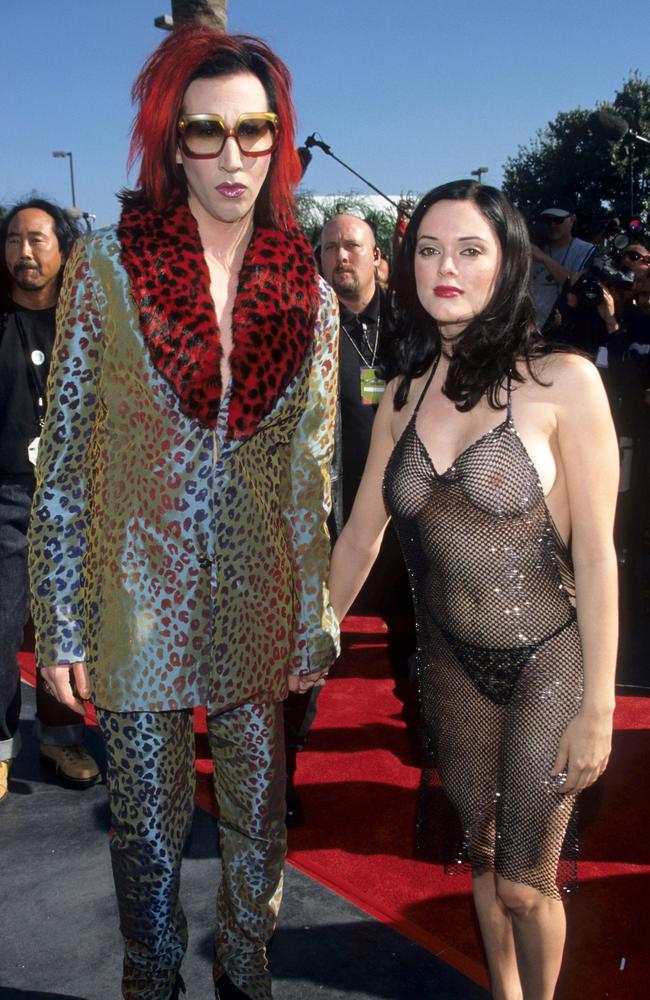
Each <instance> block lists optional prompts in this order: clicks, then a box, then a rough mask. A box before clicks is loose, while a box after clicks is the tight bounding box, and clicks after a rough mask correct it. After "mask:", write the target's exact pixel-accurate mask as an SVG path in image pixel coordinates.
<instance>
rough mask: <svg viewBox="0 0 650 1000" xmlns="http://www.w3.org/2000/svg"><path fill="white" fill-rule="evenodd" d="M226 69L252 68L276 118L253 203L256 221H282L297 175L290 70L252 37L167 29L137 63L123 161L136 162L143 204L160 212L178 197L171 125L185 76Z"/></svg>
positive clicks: (288, 217) (182, 189)
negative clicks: (161, 39)
mask: <svg viewBox="0 0 650 1000" xmlns="http://www.w3.org/2000/svg"><path fill="white" fill-rule="evenodd" d="M231 73H252V74H253V75H254V76H256V77H257V78H258V79H259V81H260V83H261V84H262V86H263V87H264V90H265V91H266V95H267V98H268V101H269V107H270V109H271V111H274V112H275V113H276V114H277V115H278V117H279V137H278V143H277V146H276V147H275V150H274V151H273V153H272V154H271V164H270V166H269V172H268V174H267V177H266V180H265V182H264V185H263V187H262V190H261V191H260V194H259V196H258V199H257V202H256V204H255V219H256V221H257V222H258V223H259V224H260V225H266V226H274V227H276V228H284V227H286V226H287V225H288V224H289V223H290V222H291V221H292V219H293V211H292V209H293V190H294V188H295V187H296V185H297V184H298V181H299V180H300V176H301V168H300V160H299V158H298V154H297V152H296V146H295V129H296V112H295V108H294V106H293V101H292V99H291V74H290V73H289V70H288V69H287V67H286V66H285V65H284V63H283V62H282V61H281V60H280V59H279V58H278V57H277V56H276V55H275V54H274V53H273V52H272V51H271V49H270V48H269V47H268V45H266V44H265V43H264V42H263V41H261V40H260V39H259V38H253V37H251V36H250V35H226V34H222V33H221V32H217V31H213V30H212V29H211V28H207V27H205V26H203V25H197V24H186V25H183V26H181V27H179V28H177V29H176V30H175V31H173V32H172V33H171V34H170V35H169V36H168V37H167V38H166V39H165V41H164V42H163V43H162V44H161V45H159V46H158V48H157V49H156V50H155V52H153V53H152V54H151V55H150V56H149V58H148V59H147V61H146V63H145V64H144V66H143V67H142V70H141V71H140V74H139V75H138V77H137V79H136V81H135V83H134V84H133V90H132V96H133V101H134V103H135V104H137V107H138V110H137V114H136V117H135V121H134V123H133V131H132V133H131V147H130V150H129V160H128V167H129V169H131V167H132V166H133V165H134V164H135V163H136V161H138V160H140V172H139V174H138V188H139V190H140V192H141V193H143V194H144V195H145V196H146V198H147V200H148V201H149V203H150V204H151V206H152V207H153V208H154V209H156V210H157V211H161V210H164V208H165V206H166V205H167V204H168V203H169V201H170V200H171V199H174V200H176V199H177V198H178V197H179V195H180V196H183V197H184V196H185V195H186V194H187V188H186V185H185V179H184V176H183V171H182V169H179V167H178V166H177V164H176V144H177V138H176V123H177V122H178V119H179V117H180V114H181V109H182V105H183V98H184V96H185V91H186V90H187V88H188V87H189V85H190V83H191V82H192V81H193V80H196V79H199V78H203V77H207V78H210V77H217V76H225V75H230V74H231Z"/></svg>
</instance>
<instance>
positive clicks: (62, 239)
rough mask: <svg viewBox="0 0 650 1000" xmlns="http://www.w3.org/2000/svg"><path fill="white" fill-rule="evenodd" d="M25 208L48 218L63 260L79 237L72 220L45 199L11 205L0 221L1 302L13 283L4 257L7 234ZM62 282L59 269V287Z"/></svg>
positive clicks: (34, 199)
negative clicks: (37, 210) (36, 209)
mask: <svg viewBox="0 0 650 1000" xmlns="http://www.w3.org/2000/svg"><path fill="white" fill-rule="evenodd" d="M26 208H38V209H39V211H41V212H45V214H46V215H49V216H50V218H51V219H52V223H53V226H54V232H55V235H56V238H57V241H58V244H59V250H60V251H61V253H62V255H63V259H64V260H67V258H68V256H69V254H70V251H71V250H72V244H73V243H74V241H75V240H76V239H77V237H78V236H79V235H80V231H79V228H78V226H77V224H76V222H75V221H74V219H72V218H70V217H69V216H68V215H67V214H66V212H65V211H64V210H63V209H62V208H60V207H59V206H58V205H56V204H55V203H54V202H53V201H47V199H45V198H39V197H38V196H34V197H32V198H25V199H24V200H23V201H19V202H18V204H16V205H13V206H12V207H11V208H10V209H9V211H8V212H7V214H6V215H3V217H2V219H1V220H0V299H3V300H4V299H6V298H8V297H9V295H10V292H11V286H12V283H13V282H12V278H11V275H10V274H9V271H8V270H7V261H6V257H5V245H6V242H7V234H8V233H9V227H10V226H11V223H12V221H13V220H14V219H15V217H16V216H17V215H18V213H19V212H22V211H24V210H25V209H26ZM62 280H63V268H61V271H60V274H59V287H61V281H62Z"/></svg>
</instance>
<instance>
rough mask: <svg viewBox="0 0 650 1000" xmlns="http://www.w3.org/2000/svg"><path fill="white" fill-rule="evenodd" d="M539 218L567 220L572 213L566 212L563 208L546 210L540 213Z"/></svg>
mask: <svg viewBox="0 0 650 1000" xmlns="http://www.w3.org/2000/svg"><path fill="white" fill-rule="evenodd" d="M540 215H541V216H544V215H550V216H551V217H552V218H553V219H568V217H569V216H570V215H573V212H567V210H566V209H565V208H547V209H545V210H544V211H543V212H540Z"/></svg>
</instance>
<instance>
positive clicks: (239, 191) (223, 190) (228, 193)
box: [217, 184, 246, 198]
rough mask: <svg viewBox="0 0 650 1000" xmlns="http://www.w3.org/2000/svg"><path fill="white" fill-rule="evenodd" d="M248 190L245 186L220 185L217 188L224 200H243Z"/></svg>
mask: <svg viewBox="0 0 650 1000" xmlns="http://www.w3.org/2000/svg"><path fill="white" fill-rule="evenodd" d="M245 190H246V188H245V187H244V185H243V184H220V185H219V186H218V188H217V191H218V192H219V194H222V195H223V196H224V198H241V196H242V195H243V194H244V192H245Z"/></svg>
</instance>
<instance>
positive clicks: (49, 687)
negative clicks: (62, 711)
mask: <svg viewBox="0 0 650 1000" xmlns="http://www.w3.org/2000/svg"><path fill="white" fill-rule="evenodd" d="M41 674H42V675H43V680H44V681H45V689H46V691H48V692H49V693H50V694H51V695H53V697H54V698H56V700H57V701H59V702H61V704H62V705H67V706H68V708H71V709H72V711H73V712H77V713H78V714H79V715H85V714H86V707H85V705H84V703H83V701H80V700H79V698H83V699H84V700H87V699H88V698H90V695H91V687H90V677H89V676H88V669H87V667H86V664H85V663H82V662H80V661H79V662H77V663H66V664H64V665H63V666H59V667H43V668H42V669H41ZM71 675H72V678H73V679H74V685H75V688H76V690H77V692H78V694H79V698H75V694H74V691H73V688H72V684H71Z"/></svg>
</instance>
